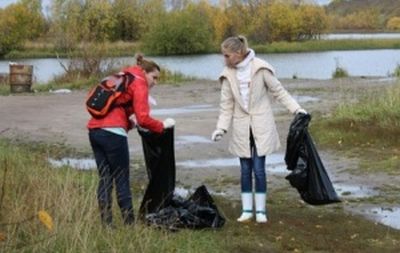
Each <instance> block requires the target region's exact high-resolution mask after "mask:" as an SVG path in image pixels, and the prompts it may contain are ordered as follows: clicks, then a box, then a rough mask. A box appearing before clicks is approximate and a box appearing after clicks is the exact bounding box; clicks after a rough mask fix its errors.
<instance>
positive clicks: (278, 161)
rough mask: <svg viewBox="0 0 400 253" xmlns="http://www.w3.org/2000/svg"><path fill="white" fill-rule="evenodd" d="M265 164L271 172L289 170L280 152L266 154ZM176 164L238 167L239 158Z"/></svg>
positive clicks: (198, 166)
mask: <svg viewBox="0 0 400 253" xmlns="http://www.w3.org/2000/svg"><path fill="white" fill-rule="evenodd" d="M265 164H266V170H267V172H270V173H273V174H286V173H288V172H289V171H288V170H286V164H285V161H284V155H283V154H281V153H279V154H271V155H269V156H267V158H266V159H265ZM176 165H177V166H182V167H185V168H209V167H239V166H240V162H239V158H217V159H205V160H190V161H183V162H177V163H176Z"/></svg>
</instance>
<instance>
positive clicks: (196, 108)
mask: <svg viewBox="0 0 400 253" xmlns="http://www.w3.org/2000/svg"><path fill="white" fill-rule="evenodd" d="M218 110H219V108H217V107H215V106H213V105H209V104H208V105H189V106H183V107H176V108H165V109H152V110H151V114H152V115H154V116H163V115H177V114H184V113H196V112H213V111H218Z"/></svg>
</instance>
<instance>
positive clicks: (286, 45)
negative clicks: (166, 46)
mask: <svg viewBox="0 0 400 253" xmlns="http://www.w3.org/2000/svg"><path fill="white" fill-rule="evenodd" d="M102 46H103V47H105V48H104V51H106V52H107V56H109V57H119V56H132V57H133V56H134V55H135V53H136V52H140V51H143V50H142V46H141V44H140V42H110V43H107V44H106V45H102ZM251 47H252V48H253V49H254V50H255V51H256V52H257V53H293V52H318V51H331V50H365V49H398V48H400V41H399V40H398V39H366V40H364V39H363V40H308V41H300V42H286V41H280V42H272V43H267V44H251ZM219 52H220V51H219V47H216V48H214V49H211V50H210V52H209V53H219ZM79 53H80V49H79V47H78V48H77V49H76V50H75V51H74V52H72V55H78V54H79ZM57 55H58V56H59V57H67V56H71V52H65V50H60V49H57V48H56V47H55V46H54V45H53V44H51V43H44V42H27V43H26V44H25V45H24V47H23V48H21V49H19V50H15V51H12V52H10V53H8V54H7V55H5V56H4V58H5V59H21V58H56V57H57ZM148 55H154V54H152V53H151V52H148Z"/></svg>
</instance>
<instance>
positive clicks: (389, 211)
mask: <svg viewBox="0 0 400 253" xmlns="http://www.w3.org/2000/svg"><path fill="white" fill-rule="evenodd" d="M347 209H349V211H351V212H354V213H357V214H360V215H362V216H364V217H365V218H367V219H369V220H372V221H375V222H378V223H380V224H383V225H386V226H389V227H392V228H394V229H400V207H399V206H386V207H383V206H371V205H364V206H357V207H348V208H347Z"/></svg>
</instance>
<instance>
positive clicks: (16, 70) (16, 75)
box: [9, 64, 33, 93]
mask: <svg viewBox="0 0 400 253" xmlns="http://www.w3.org/2000/svg"><path fill="white" fill-rule="evenodd" d="M32 74H33V66H32V65H21V64H10V75H9V78H10V90H11V92H13V93H18V92H31V86H32Z"/></svg>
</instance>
